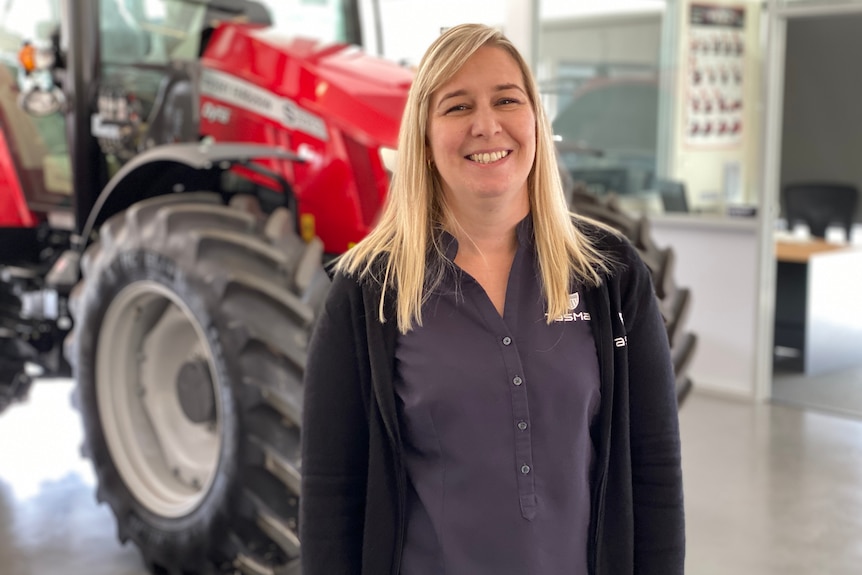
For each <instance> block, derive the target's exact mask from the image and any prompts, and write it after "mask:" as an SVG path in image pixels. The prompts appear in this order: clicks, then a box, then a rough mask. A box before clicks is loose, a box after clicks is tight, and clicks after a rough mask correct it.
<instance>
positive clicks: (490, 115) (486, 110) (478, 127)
mask: <svg viewBox="0 0 862 575" xmlns="http://www.w3.org/2000/svg"><path fill="white" fill-rule="evenodd" d="M501 129H502V128H501V127H500V122H499V119H498V118H497V112H496V110H494V108H493V107H492V106H487V105H486V106H477V107H476V108H475V111H474V113H473V124H472V126H471V130H470V132H471V134H472V135H473V136H474V137H477V138H481V137H486V138H487V137H489V136H493V135H494V134H496V133H497V132H499V131H500V130H501Z"/></svg>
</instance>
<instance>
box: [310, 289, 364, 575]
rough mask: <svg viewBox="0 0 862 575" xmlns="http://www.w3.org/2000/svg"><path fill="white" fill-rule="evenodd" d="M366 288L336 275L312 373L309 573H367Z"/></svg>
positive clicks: (314, 343)
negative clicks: (364, 570) (364, 538)
mask: <svg viewBox="0 0 862 575" xmlns="http://www.w3.org/2000/svg"><path fill="white" fill-rule="evenodd" d="M359 294H360V290H359V287H358V286H357V284H356V283H355V282H354V281H353V280H351V279H350V278H345V277H343V276H340V275H339V276H336V277H335V279H334V281H333V285H332V288H331V290H330V292H329V294H328V297H327V301H326V304H325V307H324V311H323V313H322V314H321V316H320V318H319V319H318V323H317V326H316V327H315V330H314V334H313V336H312V339H311V343H310V347H309V354H308V362H307V366H306V372H305V380H304V384H305V390H304V405H303V417H302V422H303V427H302V492H301V497H300V523H299V532H300V540H301V543H302V551H301V562H302V572H303V574H304V575H332V574H333V573H338V574H339V575H351V574H353V573H360V570H361V555H362V543H363V542H362V533H363V523H364V520H365V495H366V481H367V470H368V416H367V405H366V401H365V399H364V398H365V397H366V395H365V394H364V393H363V389H364V388H365V386H366V384H367V381H364V379H363V378H365V377H366V375H365V374H367V371H364V370H363V369H362V367H361V366H362V362H363V358H365V360H364V361H365V363H366V364H367V345H363V342H362V338H363V337H364V330H362V329H360V326H361V325H362V324H363V318H362V312H361V310H362V309H363V308H362V304H361V299H360V295H359Z"/></svg>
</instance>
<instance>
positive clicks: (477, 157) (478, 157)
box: [467, 151, 509, 164]
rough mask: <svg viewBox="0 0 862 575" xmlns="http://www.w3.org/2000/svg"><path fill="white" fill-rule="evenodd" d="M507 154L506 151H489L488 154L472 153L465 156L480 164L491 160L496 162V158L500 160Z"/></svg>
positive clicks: (488, 162)
mask: <svg viewBox="0 0 862 575" xmlns="http://www.w3.org/2000/svg"><path fill="white" fill-rule="evenodd" d="M508 155H509V152H508V151H502V152H491V153H490V154H487V153H486V154H472V155H470V156H467V157H468V158H470V159H471V160H473V161H474V162H479V163H480V164H490V163H491V162H496V161H498V160H502V159H503V158H505V157H506V156H508Z"/></svg>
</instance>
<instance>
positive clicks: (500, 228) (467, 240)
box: [446, 195, 530, 256]
mask: <svg viewBox="0 0 862 575" xmlns="http://www.w3.org/2000/svg"><path fill="white" fill-rule="evenodd" d="M450 209H451V216H450V218H449V222H448V223H447V226H446V227H447V229H448V230H449V233H451V234H452V235H453V236H454V237H455V238H456V239H457V240H458V246H459V247H458V251H459V253H462V254H463V255H466V254H468V253H477V254H478V253H481V254H485V255H486V256H487V255H491V254H495V253H496V254H500V253H514V252H515V249H516V248H517V233H516V229H515V228H516V227H517V225H518V223H519V222H520V221H521V220H523V219H524V218H525V217H526V216H527V214H528V213H529V212H530V204H529V200H528V199H527V196H526V195H525V196H523V201H517V202H511V203H509V204H507V205H499V204H498V205H495V206H464V205H450Z"/></svg>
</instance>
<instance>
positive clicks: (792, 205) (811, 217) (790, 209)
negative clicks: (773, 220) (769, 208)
mask: <svg viewBox="0 0 862 575" xmlns="http://www.w3.org/2000/svg"><path fill="white" fill-rule="evenodd" d="M858 201H859V190H858V189H857V188H856V186H852V185H849V184H837V183H825V182H824V183H818V182H806V183H796V184H788V185H786V186H784V189H783V190H782V191H781V208H782V211H783V212H784V217H785V218H786V219H787V226H788V227H789V228H792V227H793V225H794V224H795V223H796V222H804V223H806V224H808V229H809V230H810V232H811V235H812V236H814V237H817V238H825V237H826V228H827V227H828V226H829V225H830V224H840V225H841V226H842V227H843V228H844V231H845V232H846V233H847V241H850V233H851V231H852V228H853V218H854V216H855V214H856V204H857V202H858Z"/></svg>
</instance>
